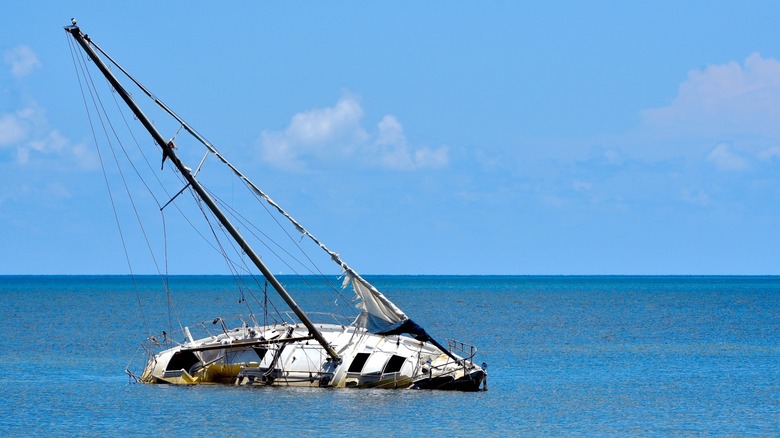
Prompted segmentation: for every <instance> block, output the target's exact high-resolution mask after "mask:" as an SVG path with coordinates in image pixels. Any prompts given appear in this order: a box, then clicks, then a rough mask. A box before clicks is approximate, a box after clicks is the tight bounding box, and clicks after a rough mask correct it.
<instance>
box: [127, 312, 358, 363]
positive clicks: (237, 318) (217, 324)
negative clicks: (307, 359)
mask: <svg viewBox="0 0 780 438" xmlns="http://www.w3.org/2000/svg"><path fill="white" fill-rule="evenodd" d="M309 315H310V316H314V317H316V319H317V320H316V321H315V323H335V324H339V325H342V326H348V325H350V324H351V323H352V320H353V319H354V318H351V317H348V316H343V315H337V314H334V313H327V312H310V313H309ZM282 316H283V319H282V320H279V319H278V318H275V319H273V320H269V321H260V320H258V319H257V318H256V317H255V315H249V316H248V317H247V316H246V315H234V316H231V317H226V318H222V317H216V318H214V319H213V320H207V321H200V322H197V323H194V324H191V325H189V326H186V327H182V328H180V329H178V330H172V331H170V332H169V331H166V330H163V331H161V332H160V333H157V334H154V335H151V336H149V337H147V338H146V340H145V341H144V342H143V343H142V344H141V346H142V347H143V348H144V349H145V350H146V352H147V354H154V352H155V351H161V350H165V349H167V348H171V347H175V346H178V345H184V344H187V343H188V342H189V341H190V340H197V339H201V338H204V337H211V338H217V337H219V336H221V335H228V336H234V335H235V334H237V333H241V332H242V330H250V329H254V328H255V327H262V326H264V325H266V324H267V325H268V326H291V325H296V324H298V323H299V322H298V321H296V319H295V318H294V316H293V315H292V314H291V313H287V312H284V313H283V314H282Z"/></svg>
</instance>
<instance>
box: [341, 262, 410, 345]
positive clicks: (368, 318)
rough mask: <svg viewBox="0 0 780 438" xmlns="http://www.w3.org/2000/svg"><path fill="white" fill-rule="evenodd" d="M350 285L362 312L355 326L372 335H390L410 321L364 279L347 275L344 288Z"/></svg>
mask: <svg viewBox="0 0 780 438" xmlns="http://www.w3.org/2000/svg"><path fill="white" fill-rule="evenodd" d="M348 283H352V289H353V290H354V291H355V295H356V297H357V298H358V299H359V300H360V301H359V303H358V305H357V307H358V308H359V309H361V310H362V312H361V313H360V315H359V316H358V317H357V319H356V320H355V323H354V325H356V326H359V327H364V328H365V329H367V330H368V331H369V332H372V333H388V332H393V331H395V330H397V329H398V328H399V327H401V325H403V323H404V322H406V321H407V320H408V319H409V318H408V317H407V316H406V314H405V313H404V312H403V311H402V310H401V309H399V308H398V306H396V305H395V304H393V302H392V301H390V300H388V299H387V297H385V296H384V295H383V294H382V293H381V292H379V291H378V290H377V289H376V288H375V287H373V286H372V285H371V284H369V283H367V282H366V281H365V280H363V279H362V278H360V277H355V276H352V275H349V274H347V275H346V276H345V278H344V286H346V285H347V284H348Z"/></svg>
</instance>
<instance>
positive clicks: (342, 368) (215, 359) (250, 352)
mask: <svg viewBox="0 0 780 438" xmlns="http://www.w3.org/2000/svg"><path fill="white" fill-rule="evenodd" d="M317 329H318V330H319V331H320V332H321V333H322V335H323V337H324V338H325V339H326V340H327V342H328V344H330V345H331V346H332V347H333V348H334V350H335V351H336V352H337V353H338V355H339V359H338V360H333V359H332V358H331V357H330V356H329V355H328V354H327V352H326V351H325V349H324V348H323V347H322V346H321V345H320V344H319V343H317V342H316V341H315V340H314V339H313V338H312V337H311V336H310V335H309V333H308V330H307V329H306V328H305V327H303V326H298V325H296V326H290V325H286V324H284V325H272V326H266V327H243V328H237V329H234V330H233V331H225V333H222V334H220V335H219V336H211V337H208V338H203V339H199V340H189V341H188V342H186V343H185V344H183V345H179V346H176V347H173V348H169V349H167V350H164V351H161V352H159V353H157V354H151V355H150V358H149V360H148V362H147V364H146V367H145V369H144V371H143V373H142V375H141V377H140V379H139V380H140V381H142V382H144V383H167V384H184V385H192V384H218V383H222V384H236V385H266V386H267V385H273V386H304V387H333V388H420V389H456V390H466V391H476V390H479V389H480V385H481V383H482V382H483V381H484V379H485V377H486V374H485V371H484V370H483V369H482V368H481V367H479V366H477V365H475V364H474V363H472V362H471V358H472V357H473V354H471V355H470V356H469V357H465V358H462V357H460V356H456V357H457V358H458V359H459V360H457V361H456V360H455V359H453V358H452V357H450V356H448V355H447V354H445V353H444V352H442V351H440V350H439V349H438V348H436V347H434V346H433V345H431V344H429V343H424V342H420V341H417V340H415V339H413V338H410V337H407V336H401V335H389V336H384V335H377V334H372V333H369V332H367V331H366V330H365V329H362V328H358V327H354V326H342V325H338V324H322V325H317ZM473 351H474V352H475V350H473ZM453 355H454V354H453Z"/></svg>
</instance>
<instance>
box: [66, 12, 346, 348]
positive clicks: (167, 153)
mask: <svg viewBox="0 0 780 438" xmlns="http://www.w3.org/2000/svg"><path fill="white" fill-rule="evenodd" d="M65 31H66V32H68V33H70V34H71V35H72V36H73V38H74V39H75V40H76V41H77V42H78V43H79V45H80V46H81V47H82V48H83V49H84V51H85V52H86V53H87V55H88V56H89V57H90V58H91V59H92V61H93V62H94V63H95V65H96V66H97V67H98V69H99V70H100V72H101V73H103V76H105V77H106V79H108V81H109V82H110V83H111V85H112V86H113V87H114V89H115V90H116V92H117V93H118V94H119V95H120V96H121V97H122V99H123V100H124V101H125V103H126V104H127V106H129V107H130V109H131V110H132V111H133V113H134V114H135V115H136V117H138V120H140V121H141V123H142V124H143V125H144V127H145V128H146V130H147V131H149V134H151V136H152V138H153V139H154V141H155V142H156V143H157V144H158V145H159V146H160V148H161V149H162V152H163V161H165V159H166V158H168V159H170V160H171V162H172V163H173V165H174V166H176V168H177V169H178V170H179V173H181V175H182V176H184V178H185V179H186V180H187V182H188V183H189V185H190V186H191V187H192V189H193V190H195V193H197V194H198V196H199V197H200V198H201V199H202V200H203V202H204V203H205V204H206V205H207V206H208V208H209V210H211V212H212V213H213V214H214V216H215V217H216V218H217V220H219V222H220V223H221V224H222V225H223V226H224V227H225V229H226V230H227V231H228V233H230V235H231V236H232V237H233V239H234V240H235V241H236V243H238V245H239V246H240V247H241V249H242V250H243V251H244V253H246V255H247V256H248V257H249V259H250V260H252V262H253V263H254V264H255V266H257V268H258V269H259V270H260V272H262V273H263V276H265V278H266V279H268V282H269V283H271V286H273V288H274V289H275V290H276V292H277V293H278V294H279V295H280V296H281V297H282V299H284V301H285V302H286V303H287V305H288V306H289V307H290V309H291V310H292V311H293V312H294V313H295V315H296V316H297V317H298V318H299V319H300V320H301V322H302V323H303V325H305V326H306V328H307V329H309V333H310V334H311V335H312V336H314V338H315V339H316V340H317V342H319V343H320V345H322V348H324V349H325V351H326V352H327V353H328V355H329V356H330V357H331V358H333V359H334V360H339V359H340V358H339V355H338V353H336V350H334V349H333V347H331V346H330V344H328V342H327V341H326V340H325V338H324V337H323V336H322V333H320V331H319V330H317V328H316V327H315V326H314V323H313V322H312V321H311V320H310V319H309V317H308V316H306V313H305V312H304V311H303V309H301V308H300V306H298V304H297V303H296V302H295V300H294V299H293V298H292V296H290V294H289V293H288V292H287V290H286V289H285V288H284V286H282V284H281V283H279V280H278V279H277V278H276V277H275V276H274V275H273V274H272V273H271V271H270V270H268V267H266V266H265V264H264V263H263V262H262V260H260V257H259V256H258V255H257V254H256V253H255V251H254V250H253V249H252V247H250V246H249V244H248V243H247V242H246V240H245V239H244V238H243V236H241V233H239V232H238V230H237V229H236V227H234V226H233V224H232V223H230V220H228V218H227V216H225V214H224V213H223V212H222V210H220V209H219V207H218V206H217V204H216V203H215V202H214V200H213V199H211V196H209V194H208V193H206V190H205V189H204V188H203V186H202V185H201V184H200V182H198V180H197V179H195V177H194V176H193V175H192V171H191V170H190V169H189V168H188V167H186V166H185V165H184V164H183V163H182V162H181V160H180V159H179V157H178V156H177V155H176V153H175V152H174V151H173V147H172V146H173V142H172V141H171V142H170V143H169V142H167V141H165V139H164V138H163V136H162V135H161V134H160V132H159V131H157V128H155V127H154V125H152V122H151V121H149V119H148V118H147V117H146V115H144V113H143V111H141V108H139V107H138V105H137V104H136V103H135V101H133V98H132V97H130V94H129V93H128V92H127V90H125V89H124V87H123V86H122V84H121V83H120V82H119V80H117V78H116V77H115V76H114V74H113V73H111V71H110V70H109V69H108V67H107V66H106V65H105V63H103V61H102V60H101V59H100V57H99V56H98V54H97V53H96V52H95V51H94V50H93V49H92V47H91V46H90V42H89V41H90V40H89V36H88V35H84V34H82V33H81V30H80V29H79V27H78V26H76V24H75V22H74V24H73V25H72V26H65Z"/></svg>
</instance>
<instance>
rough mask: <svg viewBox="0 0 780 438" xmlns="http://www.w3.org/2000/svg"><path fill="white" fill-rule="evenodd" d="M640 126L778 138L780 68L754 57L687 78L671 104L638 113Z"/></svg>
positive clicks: (674, 130)
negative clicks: (773, 135)
mask: <svg viewBox="0 0 780 438" xmlns="http://www.w3.org/2000/svg"><path fill="white" fill-rule="evenodd" d="M642 119H643V123H644V124H645V125H646V126H649V127H652V128H654V129H661V130H664V131H668V132H669V133H672V134H678V133H698V134H714V135H718V134H724V133H750V134H780V124H778V123H777V120H778V119H780V62H778V61H777V60H776V59H772V58H763V57H761V55H760V54H758V53H753V54H752V55H750V56H748V57H747V59H745V62H744V64H742V65H740V64H739V63H738V62H735V61H732V62H729V63H727V64H720V65H710V66H707V67H705V68H704V69H701V70H694V71H691V72H689V73H688V78H687V80H686V81H685V82H683V83H682V84H681V85H680V88H679V90H678V94H677V96H676V97H675V98H674V100H673V101H672V103H671V104H669V105H668V106H665V107H662V108H655V109H649V110H646V111H644V112H643V113H642Z"/></svg>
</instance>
